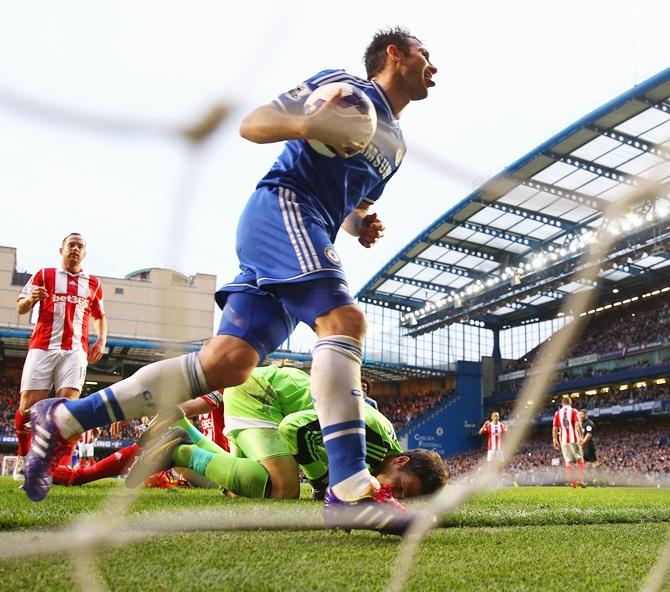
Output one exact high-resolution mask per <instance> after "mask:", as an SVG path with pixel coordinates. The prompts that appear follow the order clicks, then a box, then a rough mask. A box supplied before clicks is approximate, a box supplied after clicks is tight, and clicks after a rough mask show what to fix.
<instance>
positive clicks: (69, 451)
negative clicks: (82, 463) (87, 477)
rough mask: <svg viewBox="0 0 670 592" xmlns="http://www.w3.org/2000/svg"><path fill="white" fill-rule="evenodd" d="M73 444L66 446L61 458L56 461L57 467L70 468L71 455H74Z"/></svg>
mask: <svg viewBox="0 0 670 592" xmlns="http://www.w3.org/2000/svg"><path fill="white" fill-rule="evenodd" d="M74 447H75V445H74V444H68V445H67V448H66V449H65V452H64V453H63V456H61V457H60V460H59V461H58V464H59V465H65V466H66V467H71V466H72V455H73V454H74Z"/></svg>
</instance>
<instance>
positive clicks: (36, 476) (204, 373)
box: [24, 292, 293, 501]
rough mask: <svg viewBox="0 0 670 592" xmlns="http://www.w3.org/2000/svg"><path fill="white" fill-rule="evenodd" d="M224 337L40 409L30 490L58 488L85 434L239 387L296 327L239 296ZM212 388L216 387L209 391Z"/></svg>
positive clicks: (225, 319)
mask: <svg viewBox="0 0 670 592" xmlns="http://www.w3.org/2000/svg"><path fill="white" fill-rule="evenodd" d="M222 306H223V315H222V318H221V326H220V327H219V335H217V336H216V337H214V338H213V339H211V340H210V341H209V342H208V343H207V344H205V346H204V347H203V349H202V350H201V351H200V352H198V353H191V354H187V355H184V356H180V357H177V358H172V359H169V360H162V361H160V362H155V363H153V364H149V365H147V366H144V367H143V368H141V369H140V370H138V371H137V372H136V373H135V374H133V376H131V377H130V378H127V379H126V380H123V381H120V382H118V383H116V384H115V385H113V386H111V387H109V388H107V389H104V390H102V391H98V392H97V393H93V394H92V395H89V396H88V397H85V398H84V399H80V400H78V401H67V400H64V399H52V400H46V401H41V402H40V403H38V404H37V405H35V410H36V411H38V413H37V414H36V416H37V418H38V419H37V422H34V423H33V428H32V431H33V435H34V434H35V433H36V431H37V432H39V433H40V437H41V438H42V440H43V441H44V442H46V445H45V446H44V450H42V451H41V453H42V454H40V455H39V456H38V455H34V456H33V455H29V460H30V458H31V457H32V458H33V460H32V463H31V468H30V469H29V470H28V472H27V474H26V477H27V478H26V483H25V484H24V489H25V490H26V493H27V494H28V497H29V498H30V499H31V500H33V501H39V500H41V499H43V498H44V497H45V496H46V495H47V493H48V491H49V488H50V487H51V475H50V474H49V470H50V467H51V466H52V465H53V464H54V463H53V459H52V457H53V456H54V454H55V451H57V452H58V453H59V454H62V453H63V449H64V446H65V444H66V443H67V441H68V440H69V439H71V438H74V437H75V436H77V435H79V434H81V433H82V432H84V431H86V430H88V429H90V428H93V427H98V426H102V425H108V424H110V423H114V422H116V421H119V420H122V419H131V418H137V417H142V416H145V415H155V413H156V411H157V407H158V402H157V399H158V397H163V398H167V399H171V400H172V401H174V402H175V403H180V402H182V401H186V400H188V399H189V398H193V397H197V396H200V395H202V394H205V393H208V392H210V391H211V390H213V389H222V388H225V387H227V386H234V385H237V384H240V383H242V382H244V381H245V380H246V378H247V377H248V376H249V374H250V373H251V371H252V370H253V368H254V367H255V366H256V364H258V362H259V360H261V359H263V358H264V357H265V356H266V355H267V353H269V352H270V351H273V350H274V349H276V348H277V347H278V346H279V345H280V344H281V343H282V342H283V341H284V340H285V339H286V337H288V335H289V334H290V331H291V329H292V327H293V323H292V321H291V320H290V319H289V318H288V316H287V314H286V311H285V310H284V308H283V307H282V306H281V303H279V302H278V301H277V300H276V299H275V298H274V297H272V296H270V295H263V294H261V293H258V294H257V293H254V294H249V293H246V292H233V293H232V294H230V295H227V298H226V299H223V300H222ZM210 387H211V388H210Z"/></svg>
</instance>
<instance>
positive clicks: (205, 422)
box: [198, 391, 230, 452]
mask: <svg viewBox="0 0 670 592" xmlns="http://www.w3.org/2000/svg"><path fill="white" fill-rule="evenodd" d="M200 398H201V399H203V400H204V401H206V402H207V404H208V405H209V406H210V407H211V409H212V410H211V411H210V412H209V413H203V414H202V415H200V416H199V417H198V419H199V421H200V430H201V431H202V433H203V435H204V436H206V437H207V438H209V439H210V440H212V441H213V442H214V443H215V444H217V445H218V446H220V447H221V448H223V449H224V450H225V451H227V452H230V444H229V443H228V438H226V437H225V436H224V435H223V427H224V425H225V424H224V419H223V395H222V394H221V393H220V392H219V391H214V392H212V393H209V394H208V395H203V396H202V397H200Z"/></svg>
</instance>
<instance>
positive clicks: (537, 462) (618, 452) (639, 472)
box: [446, 419, 670, 482]
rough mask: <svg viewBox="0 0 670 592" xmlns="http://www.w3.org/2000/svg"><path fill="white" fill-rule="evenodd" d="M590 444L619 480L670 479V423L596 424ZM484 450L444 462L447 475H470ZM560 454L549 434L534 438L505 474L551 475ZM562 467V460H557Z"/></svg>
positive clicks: (658, 421)
mask: <svg viewBox="0 0 670 592" xmlns="http://www.w3.org/2000/svg"><path fill="white" fill-rule="evenodd" d="M595 433H596V436H595V438H594V441H595V443H596V448H597V451H598V460H599V461H600V462H601V463H602V468H603V469H606V470H608V471H612V472H614V473H616V474H618V475H621V476H622V477H627V476H633V477H641V478H644V479H645V480H649V481H654V480H655V479H658V478H659V477H668V476H670V421H669V420H667V419H647V420H645V421H644V422H643V423H639V422H636V423H632V422H618V423H611V424H606V425H602V426H598V424H597V423H596V432H595ZM485 454H486V453H485V451H484V450H480V449H479V450H472V451H469V452H467V453H464V454H459V455H456V456H452V457H449V458H447V459H446V463H447V466H448V468H449V474H450V476H451V478H452V479H455V480H458V479H459V478H462V477H464V476H465V475H466V474H468V473H470V472H471V471H473V469H475V468H476V467H477V465H478V464H479V463H480V462H481V460H482V458H484V457H485ZM560 456H561V453H560V452H559V451H557V450H554V448H553V447H552V445H551V432H550V428H549V427H547V433H546V435H544V436H543V437H535V438H533V439H531V440H529V441H528V442H527V443H526V444H524V445H522V446H521V447H520V448H519V451H518V452H517V453H516V454H515V455H514V456H513V457H512V458H511V460H510V462H509V464H508V467H507V471H508V473H509V474H511V475H516V476H520V475H525V477H526V480H527V481H529V482H532V481H533V477H542V476H543V475H548V474H552V473H551V467H552V461H554V463H556V462H557V460H556V459H559V458H560ZM559 462H560V463H561V464H562V459H561V460H560V461H559Z"/></svg>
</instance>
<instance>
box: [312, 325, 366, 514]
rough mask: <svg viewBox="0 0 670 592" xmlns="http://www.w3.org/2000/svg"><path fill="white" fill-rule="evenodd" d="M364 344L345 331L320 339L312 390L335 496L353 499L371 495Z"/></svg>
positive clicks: (314, 364)
mask: <svg viewBox="0 0 670 592" xmlns="http://www.w3.org/2000/svg"><path fill="white" fill-rule="evenodd" d="M361 348H362V344H361V342H360V341H358V340H357V339H354V338H352V337H348V336H346V335H335V336H330V337H325V338H322V339H319V340H318V341H317V342H316V345H315V346H314V351H313V354H312V372H311V388H312V396H313V397H314V399H315V407H316V411H317V414H318V417H319V422H320V424H321V431H322V433H323V441H324V445H325V447H326V453H327V455H328V468H329V475H330V484H331V487H332V489H333V492H334V493H335V495H336V496H337V497H338V498H339V499H341V500H345V501H354V500H356V499H359V498H361V497H363V496H365V495H367V494H368V492H369V490H370V482H371V475H370V472H369V471H368V469H367V466H366V464H365V422H364V421H363V407H362V406H363V393H362V391H361V355H362V350H361Z"/></svg>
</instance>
